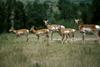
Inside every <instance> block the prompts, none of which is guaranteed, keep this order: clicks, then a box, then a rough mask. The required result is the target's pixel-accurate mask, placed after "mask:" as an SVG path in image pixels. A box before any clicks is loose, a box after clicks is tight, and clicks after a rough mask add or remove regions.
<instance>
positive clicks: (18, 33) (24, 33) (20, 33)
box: [9, 27, 29, 41]
mask: <svg viewBox="0 0 100 67" xmlns="http://www.w3.org/2000/svg"><path fill="white" fill-rule="evenodd" d="M9 32H14V33H15V34H16V36H20V35H26V37H27V40H26V41H28V34H29V30H28V29H19V30H15V29H14V28H13V27H11V29H9Z"/></svg>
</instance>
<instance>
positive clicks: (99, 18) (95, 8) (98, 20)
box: [91, 0, 100, 24]
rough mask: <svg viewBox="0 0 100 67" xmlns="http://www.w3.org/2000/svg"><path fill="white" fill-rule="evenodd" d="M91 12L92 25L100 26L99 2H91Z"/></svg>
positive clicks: (94, 0)
mask: <svg viewBox="0 0 100 67" xmlns="http://www.w3.org/2000/svg"><path fill="white" fill-rule="evenodd" d="M91 11H92V13H93V16H92V22H93V23H94V24H100V0H93V2H92V6H91Z"/></svg>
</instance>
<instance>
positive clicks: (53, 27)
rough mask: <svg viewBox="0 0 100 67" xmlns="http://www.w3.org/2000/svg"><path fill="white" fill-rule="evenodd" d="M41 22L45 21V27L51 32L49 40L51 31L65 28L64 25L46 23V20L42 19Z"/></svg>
mask: <svg viewBox="0 0 100 67" xmlns="http://www.w3.org/2000/svg"><path fill="white" fill-rule="evenodd" d="M43 22H44V23H45V25H46V26H47V28H48V29H49V30H50V32H51V40H52V39H53V38H52V37H53V33H54V32H58V29H59V28H60V27H61V28H65V26H63V25H57V24H48V20H47V19H46V20H43Z"/></svg>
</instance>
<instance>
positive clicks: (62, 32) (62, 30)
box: [59, 27, 76, 44]
mask: <svg viewBox="0 0 100 67" xmlns="http://www.w3.org/2000/svg"><path fill="white" fill-rule="evenodd" d="M75 31H76V30H75V29H71V28H61V27H60V28H59V34H60V35H61V37H62V44H63V43H64V39H68V38H69V37H70V36H71V35H72V36H73V37H74V33H75Z"/></svg>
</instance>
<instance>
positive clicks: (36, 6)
mask: <svg viewBox="0 0 100 67" xmlns="http://www.w3.org/2000/svg"><path fill="white" fill-rule="evenodd" d="M26 7H27V8H26V13H27V16H28V20H29V21H31V22H30V23H31V25H35V26H36V27H43V26H44V23H43V19H44V18H46V17H47V9H48V5H47V4H45V3H40V2H39V1H37V0H35V1H34V2H33V3H28V4H27V6H26Z"/></svg>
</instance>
